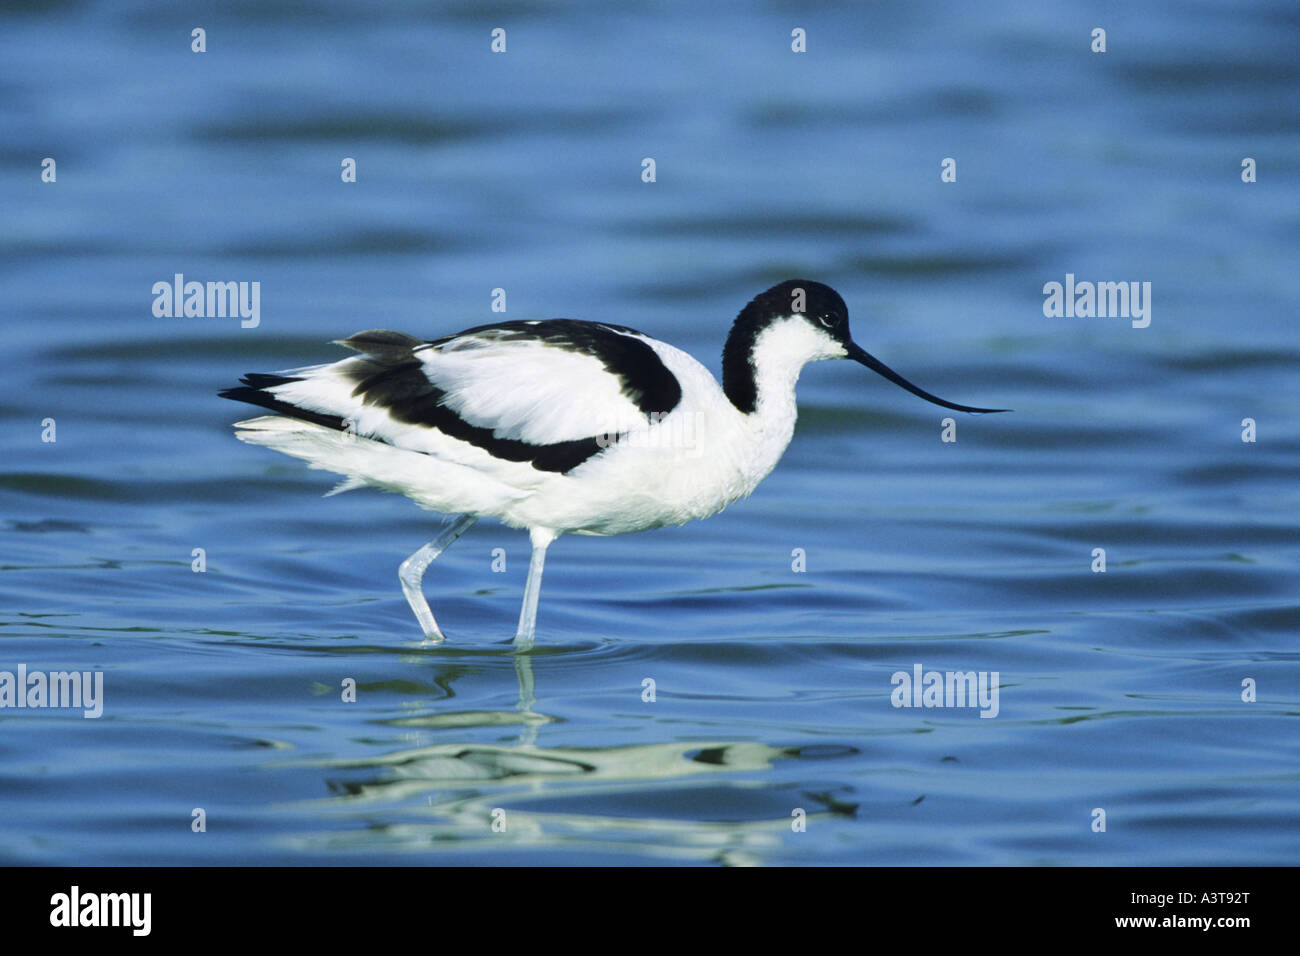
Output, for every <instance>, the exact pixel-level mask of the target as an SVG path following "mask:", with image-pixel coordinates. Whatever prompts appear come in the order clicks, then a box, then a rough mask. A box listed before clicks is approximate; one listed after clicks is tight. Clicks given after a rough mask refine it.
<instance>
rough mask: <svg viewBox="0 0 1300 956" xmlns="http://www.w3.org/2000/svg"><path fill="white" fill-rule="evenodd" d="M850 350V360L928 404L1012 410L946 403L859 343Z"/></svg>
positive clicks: (963, 409) (967, 409) (983, 411)
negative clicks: (906, 377) (913, 382)
mask: <svg viewBox="0 0 1300 956" xmlns="http://www.w3.org/2000/svg"><path fill="white" fill-rule="evenodd" d="M848 349H849V358H851V359H853V361H855V362H861V363H862V364H863V365H865V366H866V367H867V368H869V369H871V371H873V372H879V373H880V374H881V375H883V376H884V377H885V378H887V379H889V380H890V381H891V382H893V383H894V384H895V385H901V386H902V387H903V388H905V389H907V390H908V391H909V392H911V393H912V394H913V395H919V396H921V398H924V399H925V400H926V401H927V402H934V404H936V405H942V406H943V407H944V408H951V409H955V410H956V411H959V412H975V413H977V414H981V415H982V414H987V413H992V412H1009V411H1011V409H1009V408H971V407H970V406H969V405H958V404H956V403H954V402H945V401H944V400H943V399H942V398H940V397H939V396H937V395H931V394H930V393H929V392H927V391H926V390H925V389H923V388H917V387H916V386H915V385H913V384H912V383H911V382H909V381H908V380H907V379H905V378H903V376H901V375H899V374H898V373H897V372H895V371H894V370H893V369H892V368H890V367H889V366H888V365H886V364H885V363H884V362H882V361H880V360H879V359H878V358H876V357H875V356H874V355H871V354H869V353H868V352H867V351H866V349H864V348H862V347H861V346H859V345H858V344H857V343H855V342H850V343H849V346H848Z"/></svg>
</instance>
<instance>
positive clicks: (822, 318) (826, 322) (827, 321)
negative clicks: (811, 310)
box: [817, 315, 835, 329]
mask: <svg viewBox="0 0 1300 956" xmlns="http://www.w3.org/2000/svg"><path fill="white" fill-rule="evenodd" d="M817 321H818V322H820V323H821V324H822V326H823V328H827V329H829V328H831V327H832V326H833V325H834V324H835V323H834V321H833V320H832V319H831V318H830V316H827V315H819V316H817Z"/></svg>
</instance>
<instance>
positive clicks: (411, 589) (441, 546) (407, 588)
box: [397, 515, 478, 644]
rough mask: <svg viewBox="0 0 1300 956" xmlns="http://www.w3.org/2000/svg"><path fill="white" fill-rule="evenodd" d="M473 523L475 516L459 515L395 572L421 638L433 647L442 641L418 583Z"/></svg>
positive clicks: (475, 519) (442, 636)
mask: <svg viewBox="0 0 1300 956" xmlns="http://www.w3.org/2000/svg"><path fill="white" fill-rule="evenodd" d="M477 520H478V516H477V515H461V516H460V517H459V518H457V519H456V520H455V521H453V522H452V523H451V524H449V525H448V526H447V528H446V530H444V531H443V532H442V534H440V535H438V537H436V538H434V539H433V540H432V541H430V542H429V543H428V544H426V545H425V546H424V547H423V548H421V549H420V550H419V551H417V552H415V554H413V555H411V556H410V557H409V558H407V559H406V560H405V561H403V562H402V566H401V567H400V568H398V569H397V579H398V580H399V581H401V582H402V593H403V594H405V595H406V602H407V603H408V604H410V605H411V610H412V611H414V612H415V619H416V620H417V621H419V622H420V628H421V629H422V630H423V631H424V636H425V637H426V638H428V639H429V640H430V641H431V642H433V643H434V644H441V643H442V642H443V641H444V640H446V637H445V636H444V635H443V633H442V631H440V630H439V629H438V622H437V621H435V620H434V619H433V611H431V610H429V602H428V601H426V600H425V599H424V591H423V589H422V588H421V587H420V582H421V581H423V580H424V572H425V570H427V569H428V567H429V565H430V564H432V563H433V559H434V558H436V557H437V556H438V555H440V554H442V552H444V551H446V550H447V549H448V548H450V547H451V545H452V542H454V541H455V540H456V539H457V538H459V537H460V536H461V535H462V534H464V533H465V532H466V531H468V530H469V529H470V527H471V526H472V525H473V524H474V522H475V521H477Z"/></svg>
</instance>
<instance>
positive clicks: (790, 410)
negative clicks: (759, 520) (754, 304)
mask: <svg viewBox="0 0 1300 956" xmlns="http://www.w3.org/2000/svg"><path fill="white" fill-rule="evenodd" d="M846 354H847V353H846V352H845V350H844V347H843V346H842V345H840V344H839V343H838V342H836V341H835V340H834V339H833V338H831V337H830V336H829V335H826V334H825V333H823V332H822V331H820V330H819V329H816V328H814V327H813V326H812V325H811V324H809V323H808V322H807V321H806V320H805V319H803V318H802V317H800V316H793V317H790V318H786V319H778V320H776V321H775V322H772V323H771V324H770V325H768V326H767V327H766V328H764V329H763V330H762V331H761V332H759V333H758V335H757V336H755V338H754V344H753V346H752V348H751V349H750V352H749V364H750V366H751V367H752V368H753V381H754V389H755V392H756V395H757V397H756V401H755V404H754V410H753V411H752V412H750V413H749V414H748V415H745V416H744V417H745V419H746V422H745V424H746V428H747V431H748V433H749V440H750V442H751V443H752V444H751V454H752V456H753V457H752V459H751V460H752V465H751V468H750V469H747V471H749V472H750V474H749V475H748V476H747V477H748V478H749V479H750V480H751V481H752V485H751V488H750V490H751V491H752V490H753V487H754V486H757V485H758V483H759V482H760V481H762V480H763V479H764V478H766V477H767V475H768V474H769V473H770V472H771V471H772V469H773V468H775V467H776V464H777V462H778V461H780V460H781V455H782V454H784V452H785V449H786V446H788V445H789V444H790V439H791V438H792V437H794V423H795V419H796V418H797V417H798V409H797V408H796V406H795V384H796V383H797V382H798V381H799V373H800V372H801V371H803V367H804V366H805V365H807V364H808V363H809V362H817V361H821V360H822V359H830V358H844V357H845V355H846Z"/></svg>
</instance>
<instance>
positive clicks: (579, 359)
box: [220, 279, 1001, 645]
mask: <svg viewBox="0 0 1300 956" xmlns="http://www.w3.org/2000/svg"><path fill="white" fill-rule="evenodd" d="M339 344H341V345H345V346H347V347H348V348H351V349H353V350H355V351H356V352H357V353H358V354H357V355H354V356H351V357H349V358H345V359H342V360H341V361H337V362H334V363H331V364H328V365H314V366H310V367H306V368H301V369H295V370H291V371H287V372H282V373H279V374H275V375H266V374H256V373H255V374H250V375H247V376H245V377H244V378H243V383H244V384H243V385H242V386H240V387H236V388H231V389H227V390H225V391H223V392H221V393H220V394H221V395H222V396H223V397H225V398H231V399H235V400H237V401H242V402H248V403H250V404H253V405H259V406H261V407H263V408H265V409H267V410H268V411H270V412H272V413H274V414H271V415H265V416H262V417H259V418H253V419H249V420H247V421H243V422H239V423H237V426H236V427H237V428H238V429H240V430H239V431H238V432H237V437H239V438H240V439H241V440H242V441H245V442H249V443H251V444H255V445H265V446H267V447H268V448H274V449H275V450H277V451H281V452H284V453H286V454H289V455H293V456H295V457H298V458H302V459H304V460H305V461H307V462H309V463H310V464H311V466H312V467H313V468H322V469H326V470H329V471H333V472H336V473H337V474H340V475H343V476H345V479H346V480H345V481H344V482H342V483H341V484H340V485H339V486H338V487H337V488H336V489H335V491H344V490H348V489H351V488H358V487H363V486H373V487H378V488H383V489H386V490H390V491H397V492H401V493H402V494H404V495H406V496H408V497H410V498H411V499H412V500H414V501H415V502H416V503H417V504H419V505H420V506H421V507H424V508H428V509H430V510H433V511H439V512H442V513H444V514H449V515H458V516H459V517H458V518H456V519H455V520H454V521H453V522H452V523H451V524H450V525H449V526H448V527H447V529H446V530H445V531H444V533H443V534H442V535H441V536H439V537H438V538H437V539H435V540H434V541H431V542H430V543H429V544H427V545H425V547H423V548H421V549H420V550H419V551H417V552H416V553H415V554H413V555H411V557H410V558H408V559H407V561H406V562H404V563H403V565H402V567H401V570H400V572H399V577H400V580H401V582H402V587H403V591H404V592H405V594H406V597H407V600H408V601H409V602H410V604H411V607H412V610H414V612H415V615H416V617H417V619H418V620H419V622H420V625H421V627H422V628H423V630H424V632H425V636H426V637H427V638H428V639H429V640H432V641H441V640H442V639H443V635H442V631H441V630H440V629H439V628H438V625H437V623H436V622H435V620H434V617H433V613H432V612H431V611H430V610H429V606H428V603H427V602H426V601H425V598H424V595H423V592H422V590H421V579H422V577H423V574H424V571H425V569H426V568H427V567H428V565H429V563H430V562H431V561H432V560H433V559H434V558H436V557H437V555H438V554H440V553H441V552H442V551H443V550H445V549H446V548H447V547H448V546H449V545H450V544H451V543H452V542H453V541H455V540H456V538H457V537H459V536H460V535H461V534H462V533H464V531H465V530H467V529H468V528H469V527H470V526H471V525H472V524H473V523H474V522H475V521H476V520H477V519H478V518H480V517H493V518H497V519H499V520H501V521H503V522H504V523H506V524H508V525H510V526H513V527H519V528H527V529H528V530H529V533H530V537H531V539H532V544H533V558H532V562H531V565H530V567H529V575H528V582H527V584H526V586H525V590H524V604H523V608H522V610H521V613H520V622H519V630H518V632H517V634H516V642H517V643H518V644H520V645H528V644H531V641H532V639H533V634H534V629H535V623H536V613H537V598H538V593H539V589H540V586H541V575H542V565H543V561H544V559H545V554H546V548H547V547H548V546H549V545H550V543H551V542H552V541H553V540H555V538H556V537H558V536H559V535H561V534H565V533H571V534H596V535H608V534H622V533H625V532H629V531H642V530H645V529H648V528H657V527H663V526H666V525H676V524H684V523H685V522H687V521H691V520H693V519H696V518H704V517H707V516H709V515H711V514H715V513H716V512H718V511H721V510H722V509H723V508H725V507H726V506H727V505H728V504H730V503H732V502H733V501H736V500H737V499H739V498H743V497H745V496H747V495H749V494H750V493H751V492H753V491H754V489H755V488H756V487H757V486H758V484H759V482H760V481H762V480H763V478H765V477H766V476H767V475H768V474H769V473H770V472H771V470H772V469H773V468H774V467H775V466H776V463H777V461H778V460H779V459H780V457H781V454H782V453H783V452H784V451H785V448H786V446H787V445H788V444H789V442H790V439H791V437H792V436H793V434H794V424H795V417H796V410H795V393H794V386H795V383H796V381H797V380H798V377H799V372H800V370H801V369H802V368H803V366H804V365H805V364H807V363H808V362H811V361H818V360H821V359H831V358H852V359H854V360H855V361H858V362H861V363H862V364H864V365H866V366H867V367H869V368H871V369H873V370H875V371H877V372H879V373H880V374H882V375H884V376H885V377H887V378H889V379H890V380H891V381H893V382H896V383H897V384H899V385H901V386H903V387H904V388H907V389H908V390H910V391H912V392H914V393H915V394H917V395H920V396H921V397H922V398H925V399H926V400H927V401H931V402H934V403H936V404H939V405H943V406H944V407H946V408H952V409H956V410H958V411H965V412H991V411H1001V409H984V408H971V407H968V406H964V405H955V404H952V403H950V402H946V401H944V400H943V399H939V398H936V397H935V396H933V395H931V394H929V393H928V392H925V391H923V390H921V389H919V388H917V387H916V386H915V385H912V384H911V383H910V382H908V381H907V380H905V379H903V378H901V377H900V376H898V375H897V374H896V373H894V372H893V371H891V370H890V369H888V368H887V367H885V366H884V365H882V364H881V363H880V362H878V361H877V360H876V359H875V358H873V357H872V356H870V355H868V354H867V353H866V352H865V351H863V350H862V349H861V348H859V347H858V346H857V345H856V344H855V343H854V342H853V341H852V339H851V338H850V336H849V327H848V309H847V307H846V306H845V304H844V301H843V300H842V299H841V298H840V296H839V295H838V294H837V293H836V292H835V291H834V290H833V289H831V288H830V287H828V286H825V285H822V284H821V283H818V282H812V281H806V280H800V279H791V280H788V281H786V282H783V283H781V284H780V285H777V286H773V287H772V288H771V289H768V290H767V291H766V292H764V293H763V294H761V295H759V296H757V297H756V298H755V299H754V300H753V301H751V302H750V303H749V305H747V306H746V307H745V308H744V309H743V310H742V311H741V313H740V315H739V316H738V318H737V319H736V321H735V323H734V324H733V326H732V329H731V333H730V335H729V336H728V338H727V342H726V346H725V347H724V349H723V359H722V384H721V386H719V384H718V382H717V381H716V380H715V379H714V378H713V376H712V375H711V374H710V373H709V371H708V370H707V369H706V368H705V367H704V366H703V365H701V364H700V363H699V362H697V361H696V360H695V359H694V358H692V357H691V356H690V355H688V354H687V353H685V352H682V351H680V350H679V349H676V348H674V347H673V346H671V345H668V344H666V343H664V342H660V341H658V340H656V339H652V338H650V337H649V336H647V335H645V334H643V333H641V332H638V331H636V330H635V329H629V328H624V327H623V326H617V325H607V324H604V323H598V322H582V321H577V320H574V319H550V320H547V321H512V322H502V323H499V324H493V325H483V326H478V327H476V328H472V329H466V330H465V331H463V332H458V333H456V334H454V335H448V336H444V337H443V338H439V339H434V340H432V341H427V342H426V341H422V340H420V339H416V338H413V337H412V336H409V335H404V334H403V333H400V332H390V331H383V330H372V331H369V332H360V333H357V334H356V335H353V336H352V337H351V338H348V339H344V340H342V341H341V342H340V343H339Z"/></svg>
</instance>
